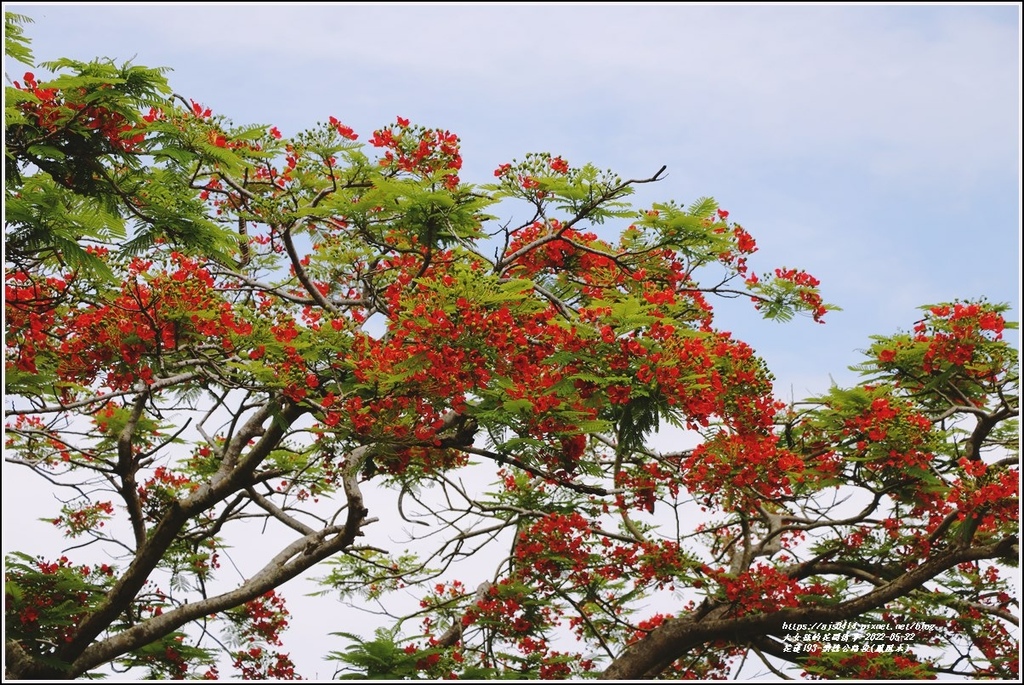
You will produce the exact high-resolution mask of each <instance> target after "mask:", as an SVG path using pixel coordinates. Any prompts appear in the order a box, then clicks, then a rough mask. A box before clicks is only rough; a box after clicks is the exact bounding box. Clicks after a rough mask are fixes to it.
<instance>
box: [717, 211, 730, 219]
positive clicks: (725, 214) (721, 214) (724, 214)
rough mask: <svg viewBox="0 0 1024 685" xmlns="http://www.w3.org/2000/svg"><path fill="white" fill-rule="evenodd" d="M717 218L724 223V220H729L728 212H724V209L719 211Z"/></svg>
mask: <svg viewBox="0 0 1024 685" xmlns="http://www.w3.org/2000/svg"><path fill="white" fill-rule="evenodd" d="M718 218H719V219H721V220H722V221H725V220H726V219H728V218H729V212H727V211H725V210H724V209H719V210H718Z"/></svg>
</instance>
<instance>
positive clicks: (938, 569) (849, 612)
mask: <svg viewBox="0 0 1024 685" xmlns="http://www.w3.org/2000/svg"><path fill="white" fill-rule="evenodd" d="M1017 544H1018V541H1017V538H1016V537H1011V538H1006V539H1004V540H1002V541H1000V542H997V543H995V544H992V545H986V546H983V547H972V548H965V549H954V550H951V551H949V552H947V553H945V554H942V555H939V556H936V557H933V558H931V559H929V560H927V561H925V562H924V563H922V564H921V565H920V566H918V567H917V568H914V569H912V570H910V571H907V572H906V573H903V574H902V575H900V576H899V577H898V578H896V579H894V580H893V581H891V582H889V583H886V584H884V585H882V586H880V587H877V588H875V589H874V590H872V591H871V592H868V593H867V594H864V595H862V596H860V597H856V598H854V599H850V600H848V601H846V602H843V603H841V604H838V605H835V606H827V607H826V606H813V607H803V608H786V609H781V610H779V611H776V612H774V613H770V614H754V615H749V616H739V617H727V616H723V615H722V613H721V612H714V613H712V615H711V616H712V618H709V619H705V620H694V619H693V618H692V617H689V618H681V619H674V620H669V621H666V622H665V623H663V624H662V625H661V626H659V627H658V628H656V629H654V630H653V631H651V632H650V633H649V634H648V635H647V637H645V638H643V639H642V640H640V641H639V642H637V643H635V644H633V645H632V646H630V647H629V648H628V649H626V651H625V652H623V653H622V655H621V656H619V658H618V659H616V660H615V661H613V662H612V664H611V665H610V666H609V667H608V669H607V670H606V671H605V672H604V677H605V678H607V679H609V680H621V679H636V678H650V677H654V676H656V675H658V674H660V673H661V672H663V671H664V670H665V669H666V668H668V667H669V666H670V665H671V664H672V663H673V662H674V661H676V660H677V659H679V658H681V657H683V656H684V655H685V654H686V653H687V652H689V651H690V650H691V649H693V648H695V647H697V646H699V645H702V644H705V643H708V642H711V641H713V640H728V641H732V642H745V641H748V640H749V639H750V638H751V637H752V636H755V635H768V634H771V633H774V632H776V631H778V630H780V629H781V628H782V624H783V623H787V622H788V623H814V622H820V621H841V620H849V619H853V618H856V617H857V616H860V615H862V614H864V613H866V612H868V611H872V610H874V609H877V608H879V607H881V606H884V605H885V604H886V603H888V602H891V601H893V600H894V599H897V598H899V597H903V596H905V595H906V594H908V593H909V592H911V591H912V590H914V589H916V588H918V587H920V586H921V585H923V584H924V583H926V582H927V581H929V580H931V579H932V578H934V577H936V576H938V575H939V574H941V573H943V572H944V571H946V570H948V569H950V568H953V567H954V566H956V565H957V564H962V563H964V562H967V561H977V560H980V559H993V558H1001V557H1007V556H1013V557H1014V558H1016V546H1017ZM716 614H717V616H716Z"/></svg>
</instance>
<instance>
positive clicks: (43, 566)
mask: <svg viewBox="0 0 1024 685" xmlns="http://www.w3.org/2000/svg"><path fill="white" fill-rule="evenodd" d="M8 24H9V29H11V28H13V29H17V28H18V27H17V25H16V23H15V24H11V18H10V17H8ZM12 35H14V36H15V37H16V38H17V37H18V36H20V34H19V33H17V32H15V33H14V34H12ZM14 47H15V48H17V47H18V44H16V45H15V46H14ZM9 52H10V47H9ZM12 54H14V55H15V56H19V55H20V56H21V57H23V58H24V57H25V55H23V54H21V53H12ZM50 66H51V67H52V68H53V69H54V70H55V71H56V72H57V73H58V75H57V76H55V77H54V78H53V79H51V80H49V81H46V82H41V81H39V80H38V79H37V77H36V76H35V75H34V73H33V72H28V73H26V74H25V75H24V77H23V78H22V79H20V80H19V81H17V82H15V83H14V85H13V87H9V88H8V89H7V126H6V129H5V141H6V145H7V152H8V156H7V160H6V164H7V167H6V171H7V176H6V179H7V181H6V183H5V212H6V214H5V248H6V252H5V259H6V263H5V267H6V271H5V332H6V344H5V371H6V374H5V394H6V395H7V407H6V409H7V421H6V443H5V454H7V455H9V456H8V457H7V460H8V462H12V463H14V464H18V465H20V466H22V467H24V471H25V475H26V476H27V475H28V474H29V472H31V473H33V474H35V475H37V476H40V477H43V478H45V479H47V480H48V481H49V482H50V483H52V484H53V487H54V488H56V489H57V490H58V491H60V492H61V493H62V494H61V498H62V499H61V501H62V502H64V504H63V506H62V507H61V508H60V510H59V511H55V512H54V513H55V515H54V516H53V518H52V522H53V524H54V525H55V526H57V527H59V528H60V529H61V530H62V531H63V532H64V534H65V535H67V536H68V537H69V538H72V539H73V540H75V541H79V542H81V543H87V544H86V545H82V544H79V543H78V542H73V543H72V546H73V547H74V548H75V549H69V550H68V551H67V552H66V553H65V555H64V556H60V557H59V558H58V559H56V560H53V559H52V558H50V557H48V556H45V554H44V555H42V556H36V555H37V554H38V553H40V552H41V551H40V550H23V551H18V552H16V553H14V554H12V555H10V556H8V558H7V566H6V568H7V572H6V581H7V590H6V612H7V613H6V616H7V621H6V635H5V643H6V654H7V669H8V675H10V676H11V677H40V678H57V677H78V676H83V675H86V674H92V673H96V672H99V671H100V670H102V669H104V668H118V669H121V668H126V669H143V670H139V671H134V670H133V671H131V672H132V673H136V672H138V673H147V672H148V673H149V674H150V675H152V676H154V677H172V678H185V677H203V676H205V677H216V676H218V675H221V674H222V672H223V674H224V675H227V671H228V670H231V671H232V673H233V674H235V675H238V676H241V677H244V678H290V677H295V676H296V675H297V674H296V673H295V670H294V665H293V664H292V662H291V660H290V659H289V657H288V655H287V653H286V652H285V651H284V647H283V646H282V645H283V644H287V636H286V635H284V636H282V631H283V630H284V628H285V627H286V626H287V623H288V610H287V608H286V606H285V601H284V596H285V595H286V594H287V588H282V586H283V585H285V583H286V582H287V581H289V580H291V579H293V578H296V577H298V576H299V575H301V574H303V573H305V572H306V571H308V570H310V569H312V568H314V567H316V566H317V565H318V564H320V565H322V566H321V567H320V568H322V575H323V582H324V584H325V587H326V588H327V591H328V593H329V594H331V595H333V596H339V595H340V596H341V597H342V598H343V599H344V600H346V601H349V602H353V603H356V604H360V603H362V604H366V603H374V604H376V603H379V604H380V605H381V606H391V605H390V604H389V603H390V602H396V604H395V606H399V605H400V604H401V602H400V599H401V596H403V595H405V594H406V593H407V592H408V591H409V590H412V591H413V592H414V593H415V594H416V596H417V598H418V601H419V604H418V606H417V607H413V608H412V609H410V610H409V611H408V612H407V615H404V616H402V617H396V618H395V620H394V621H393V622H392V623H393V625H392V626H391V627H388V628H385V629H382V630H380V631H378V632H377V633H376V634H374V635H370V634H367V633H360V632H359V631H353V630H351V628H350V625H351V623H350V622H348V621H342V620H339V621H338V624H337V625H332V624H330V623H329V622H326V620H325V624H324V632H325V633H327V632H331V631H343V633H342V635H343V637H344V639H345V640H346V647H345V650H344V651H339V652H333V653H332V654H331V655H329V656H330V658H332V659H334V660H335V661H337V662H338V663H339V664H340V667H342V668H347V669H351V670H352V671H353V672H354V673H355V675H357V676H363V677H371V676H387V677H394V678H401V677H442V676H450V675H456V676H459V677H477V678H483V677H497V676H509V677H541V678H564V677H583V676H588V675H590V676H599V675H602V674H603V676H605V677H616V678H639V677H653V676H664V677H672V678H681V677H682V678H711V677H720V676H724V675H727V674H728V673H729V672H730V669H732V668H733V666H734V665H735V664H736V663H738V662H739V661H740V660H742V659H744V658H751V659H753V658H758V659H762V660H763V661H764V663H765V664H766V667H767V668H770V669H772V670H776V671H778V670H784V669H790V670H791V672H792V673H794V674H801V673H803V674H805V675H809V676H823V677H872V678H874V677H878V678H883V677H884V678H893V677H902V678H907V677H929V676H933V675H937V674H943V673H952V674H962V675H968V676H972V677H981V676H996V677H1009V676H1012V675H1016V666H1017V645H1016V637H1015V624H1016V618H1015V617H1014V616H1013V615H1012V613H1011V611H1012V610H1013V609H1014V608H1015V607H1016V606H1017V600H1016V598H1015V596H1014V595H1013V591H1012V589H1011V588H1010V586H1009V584H1008V581H1007V576H1008V575H1012V572H1010V573H1008V572H1007V568H1008V567H1010V566H1013V565H1015V563H1016V558H1017V556H1018V551H1017V520H1018V515H1017V514H1018V485H1017V484H1018V479H1019V470H1018V465H1017V464H1018V456H1017V430H1018V424H1017V421H1016V417H1017V413H1018V411H1019V409H1018V389H1017V386H1018V375H1017V355H1016V351H1015V350H1014V349H1013V347H1012V346H1010V345H1008V344H1007V343H1006V342H1005V341H1003V339H1002V334H1003V331H1004V330H1005V329H1006V328H1008V327H1011V326H1012V325H1013V324H1012V323H1010V322H1007V321H1005V320H1004V318H1003V316H1002V315H1003V313H1004V312H1005V311H1006V307H1005V306H1002V305H996V304H991V303H987V302H983V301H978V302H956V303H948V304H938V305H931V306H927V307H925V308H923V310H922V311H923V317H922V319H921V320H920V321H919V322H917V323H916V324H912V329H911V330H910V331H909V332H905V333H904V332H901V333H897V334H895V335H893V336H888V337H878V338H876V339H875V340H874V342H873V343H872V344H871V346H870V348H869V349H868V350H866V357H865V361H864V362H863V363H862V365H861V366H860V367H859V368H860V370H861V371H862V372H863V374H864V381H863V383H862V384H860V385H857V386H856V387H852V388H839V387H834V388H832V389H831V390H830V391H829V392H828V393H827V394H826V395H825V396H823V397H819V398H815V399H812V400H808V401H807V402H803V403H784V402H781V401H779V400H778V399H776V397H775V395H774V392H773V387H772V377H771V375H770V373H769V371H768V369H767V368H766V366H765V364H764V362H763V361H762V360H761V359H760V358H759V357H758V356H757V354H756V352H755V350H754V348H753V347H751V345H749V344H747V343H745V342H743V341H740V340H737V339H735V338H734V337H733V336H732V335H731V334H730V333H729V332H727V331H724V330H721V329H720V328H718V327H717V326H716V322H715V310H714V307H715V306H718V304H717V302H718V301H720V300H724V299H735V298H737V297H739V298H740V299H741V300H746V301H749V302H751V304H752V305H753V306H754V307H755V308H756V309H757V310H758V311H759V312H760V313H761V314H763V315H764V316H765V317H766V318H769V319H779V320H786V319H789V318H792V317H793V316H794V315H796V314H804V315H806V317H807V318H808V319H811V320H813V321H823V320H824V317H825V316H826V314H827V312H828V311H829V310H830V309H832V307H830V306H829V305H827V304H826V303H825V302H824V301H823V300H822V297H821V294H820V293H819V290H818V287H819V281H818V280H817V279H816V278H814V277H813V276H811V275H810V274H807V273H805V272H804V271H801V270H799V269H796V268H792V267H788V266H785V267H779V268H776V269H773V270H770V271H768V272H765V273H760V274H758V273H755V271H754V270H753V269H751V268H750V266H748V260H749V259H750V258H751V255H753V254H754V253H755V252H756V250H757V245H756V242H755V239H754V237H753V236H752V234H751V233H750V232H748V231H747V230H746V229H745V228H744V227H743V226H742V225H740V224H738V223H736V222H735V221H734V220H732V219H731V218H730V214H729V212H728V211H726V210H724V209H722V208H720V207H719V206H718V205H717V203H716V202H715V201H714V200H712V199H710V198H700V199H697V200H695V201H693V202H690V203H688V204H685V205H681V204H678V203H675V202H664V203H655V204H653V205H652V206H650V207H645V208H637V207H634V206H632V205H631V204H630V203H629V201H628V198H629V196H630V194H631V193H632V192H633V189H634V188H635V187H636V186H638V185H640V184H647V183H653V182H656V181H658V180H659V179H660V178H661V177H662V173H663V171H664V170H663V169H662V170H659V171H658V172H657V173H655V174H653V175H651V176H648V177H644V178H638V179H623V178H621V177H619V176H617V175H616V174H614V173H612V172H605V171H601V170H599V169H597V168H595V167H593V166H592V165H589V164H582V165H574V164H572V163H571V162H570V160H567V159H564V158H563V157H561V156H553V155H550V154H547V153H532V154H527V155H526V156H525V157H524V158H523V160H521V161H518V160H513V161H511V162H505V163H502V164H500V165H499V166H497V169H496V170H495V172H494V177H493V178H488V179H486V181H488V182H487V183H485V184H481V185H472V184H469V183H467V182H465V181H464V180H463V179H462V178H461V177H460V172H461V168H462V157H461V153H460V147H459V139H458V137H457V136H456V135H454V134H453V133H451V132H449V131H447V130H441V129H433V128H428V127H423V126H419V125H416V124H413V123H411V122H410V121H409V120H407V119H404V118H402V117H398V118H397V119H396V120H395V123H393V124H390V125H388V126H384V127H382V128H380V129H379V130H376V131H374V132H372V134H371V135H370V136H368V141H369V142H368V145H367V144H363V143H361V142H360V138H361V137H362V136H361V135H360V134H359V133H357V132H356V131H354V130H353V129H352V128H350V127H348V126H346V125H345V124H344V123H343V121H342V120H341V119H339V118H336V117H335V116H329V117H328V120H327V121H326V122H324V123H321V124H317V125H314V126H313V127H312V128H310V129H309V130H307V131H303V132H300V133H298V134H296V135H294V136H290V137H289V136H285V135H283V134H282V132H281V131H280V130H279V129H278V128H277V127H274V126H236V125H234V124H233V123H232V122H231V121H229V120H228V119H226V118H224V117H223V116H220V115H218V114H215V113H214V112H212V111H211V110H210V108H208V107H206V106H204V105H203V104H201V103H197V102H194V101H191V100H188V99H186V98H182V97H180V96H177V95H174V94H173V93H172V92H171V90H170V89H169V87H168V85H167V83H166V81H165V80H164V77H163V76H162V74H161V72H160V71H159V70H153V69H147V68H143V67H138V66H133V65H125V66H117V65H114V64H111V63H108V62H94V63H80V62H74V61H70V60H62V61H60V62H57V63H54V64H52V65H50ZM509 216H514V217H517V218H508V217H509ZM799 325H805V324H804V322H801V323H800V324H799ZM668 426H674V427H677V428H678V429H682V430H689V431H691V432H692V433H693V435H695V436H696V435H699V440H695V441H699V444H697V445H696V446H695V447H694V448H693V449H685V450H684V449H678V450H670V451H667V452H666V451H658V450H655V449H654V448H653V447H652V446H651V441H650V439H651V437H652V435H653V434H654V432H655V431H656V430H658V429H659V428H665V427H668ZM382 520H387V521H392V520H393V521H394V522H396V523H397V525H400V526H402V527H403V528H404V529H406V530H408V529H409V528H413V530H412V532H410V533H409V534H408V540H406V541H405V543H408V544H405V543H402V544H395V543H394V540H393V533H394V531H393V530H388V529H387V528H388V527H389V526H388V525H385V524H384V523H383V522H382ZM253 522H258V524H259V526H260V529H259V530H261V531H266V532H265V533H264V535H263V537H261V538H260V543H259V549H257V550H252V551H253V552H254V553H255V552H260V553H262V554H263V556H262V557H261V558H260V559H259V560H258V562H254V564H253V565H252V567H251V568H246V569H244V570H243V571H240V572H239V573H240V575H241V576H242V578H241V580H238V581H232V580H231V578H232V577H233V576H230V575H228V574H225V573H223V570H224V569H222V568H221V564H222V559H223V558H224V555H226V554H227V553H228V550H229V549H231V548H234V547H238V546H240V545H245V544H246V543H247V541H249V540H251V539H252V537H251V535H252V530H253V527H252V526H253ZM417 524H418V525H417ZM100 548H102V549H103V550H104V554H105V555H106V556H105V557H104V558H105V559H107V561H104V562H100V563H96V562H94V561H93V557H94V556H95V555H89V554H87V552H89V551H92V550H96V549H100ZM80 554H84V555H85V556H83V558H82V559H81V560H79V559H75V557H76V556H78V555H80ZM467 561H472V562H474V563H473V564H472V565H467V563H466V562H467ZM481 564H482V566H481ZM467 569H470V570H468V571H467ZM467 573H470V574H475V575H473V576H467V575H465V574H467ZM652 605H656V606H657V607H659V610H658V611H652V610H651V606H652ZM410 619H413V620H410ZM839 621H849V622H851V625H856V626H860V627H861V628H863V629H864V630H867V631H868V632H869V634H870V633H871V632H872V630H877V631H880V633H879V634H881V633H885V634H886V635H887V636H889V637H887V638H886V639H884V640H882V639H876V640H871V639H869V638H865V639H867V642H864V641H863V640H862V641H861V642H859V643H857V644H858V647H857V648H856V649H854V648H852V647H849V648H839V647H836V648H834V649H833V648H831V647H835V646H836V645H838V644H840V643H841V642H842V641H841V640H839V639H838V638H836V639H834V640H833V639H832V638H829V637H827V636H826V637H821V635H818V637H817V638H816V639H814V640H812V641H808V642H806V643H805V642H801V641H800V640H799V639H794V628H793V627H794V626H803V627H807V626H813V625H819V626H822V625H835V623H836V622H839ZM894 625H904V626H906V625H913V626H915V628H914V630H913V631H911V630H909V629H908V630H903V631H901V634H906V635H907V636H908V637H905V638H900V639H898V640H897V639H895V638H892V637H891V634H893V633H894V632H895V631H894V630H891V629H890V628H888V627H891V626H894ZM871 626H875V627H876V629H872V628H871ZM878 626H882V628H877V627H878ZM865 627H867V628H865ZM797 632H799V631H797ZM862 632H863V631H862ZM211 635H215V636H216V635H223V636H226V637H225V638H223V639H221V638H211ZM804 636H805V634H800V635H799V636H798V638H799V637H804ZM894 645H895V646H896V648H894Z"/></svg>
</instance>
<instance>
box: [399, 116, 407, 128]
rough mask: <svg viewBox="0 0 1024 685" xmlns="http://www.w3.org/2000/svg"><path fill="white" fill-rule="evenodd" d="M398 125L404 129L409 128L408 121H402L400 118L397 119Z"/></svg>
mask: <svg viewBox="0 0 1024 685" xmlns="http://www.w3.org/2000/svg"><path fill="white" fill-rule="evenodd" d="M398 125H399V126H401V127H402V128H406V127H408V126H409V120H408V119H403V118H402V117H398Z"/></svg>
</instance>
